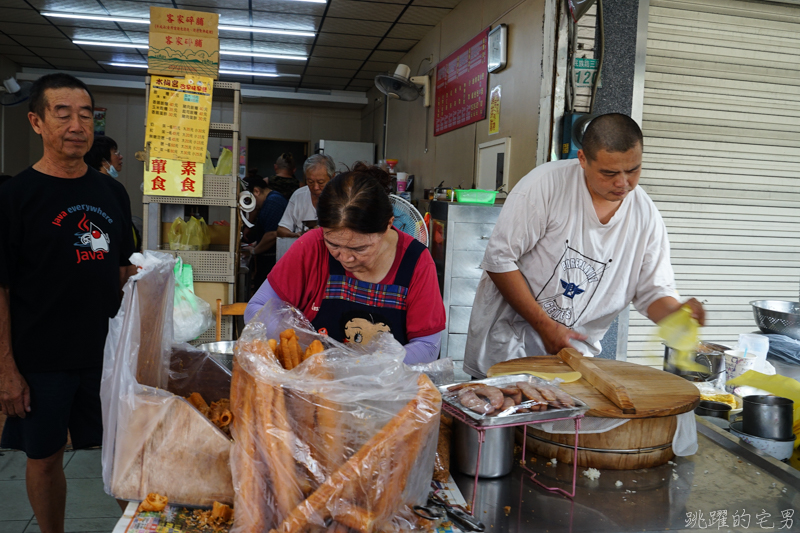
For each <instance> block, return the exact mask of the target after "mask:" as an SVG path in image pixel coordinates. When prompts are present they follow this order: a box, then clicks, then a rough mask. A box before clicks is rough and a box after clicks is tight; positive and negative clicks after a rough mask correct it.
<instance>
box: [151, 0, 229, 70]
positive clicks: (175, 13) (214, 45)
mask: <svg viewBox="0 0 800 533" xmlns="http://www.w3.org/2000/svg"><path fill="white" fill-rule="evenodd" d="M218 26H219V15H217V14H215V13H205V12H203V11H187V10H185V9H173V8H165V7H151V8H150V48H149V49H148V51H147V72H148V73H150V74H155V75H165V76H183V75H197V76H207V77H209V78H212V79H217V78H218V77H219V38H218V37H219V31H218Z"/></svg>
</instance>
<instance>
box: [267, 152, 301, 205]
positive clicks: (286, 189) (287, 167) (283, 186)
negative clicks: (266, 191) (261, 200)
mask: <svg viewBox="0 0 800 533" xmlns="http://www.w3.org/2000/svg"><path fill="white" fill-rule="evenodd" d="M296 170H297V166H296V165H295V164H294V156H293V155H292V154H291V152H284V153H282V154H281V156H280V157H279V158H278V159H277V161H275V175H274V176H272V177H271V178H270V179H269V180H267V185H269V187H270V189H272V190H273V191H277V192H279V193H281V194H282V195H283V197H284V198H286V200H287V201H288V200H289V198H291V197H292V195H293V194H294V191H296V190H297V189H299V188H300V182H298V181H297V178H296V177H295V175H294V173H295V171H296Z"/></svg>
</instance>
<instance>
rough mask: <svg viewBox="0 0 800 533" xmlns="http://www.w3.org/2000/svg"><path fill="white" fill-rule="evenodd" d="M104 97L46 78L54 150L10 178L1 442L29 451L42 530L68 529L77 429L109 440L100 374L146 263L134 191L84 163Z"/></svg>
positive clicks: (41, 111)
mask: <svg viewBox="0 0 800 533" xmlns="http://www.w3.org/2000/svg"><path fill="white" fill-rule="evenodd" d="M93 106H94V100H93V98H92V95H91V93H90V92H89V89H88V88H87V87H86V85H84V84H83V82H81V81H80V80H78V79H76V78H73V77H72V76H69V75H67V74H60V73H59V74H49V75H47V76H43V77H42V78H39V80H37V81H36V82H35V83H34V85H33V87H32V89H31V97H30V112H29V113H28V119H29V120H30V123H31V126H32V127H33V129H34V131H35V132H36V133H37V134H39V135H41V137H42V143H43V145H44V155H43V156H42V158H41V159H40V160H39V161H38V162H36V163H35V164H34V165H33V166H32V167H30V168H28V169H26V170H24V171H23V172H21V173H20V174H19V175H17V176H15V177H14V178H12V179H11V180H10V181H8V182H7V183H5V184H4V185H3V186H2V187H0V411H2V412H3V413H4V414H6V415H7V416H8V417H9V418H8V420H7V421H6V425H5V428H4V430H3V435H2V440H1V441H0V446H2V447H7V448H13V449H19V450H23V451H25V453H26V454H27V456H28V464H27V469H26V483H27V488H28V497H29V499H30V503H31V507H33V511H34V513H35V514H36V519H37V521H38V523H39V527H40V528H41V530H42V531H47V532H56V533H59V532H63V531H64V512H65V505H66V480H65V478H64V472H63V468H62V457H63V455H64V447H65V446H66V442H67V430H69V433H70V435H71V437H72V445H73V447H74V448H85V447H91V446H98V445H100V444H101V443H102V437H103V430H102V413H101V407H100V395H99V391H100V376H101V374H102V368H103V346H104V344H105V338H106V334H107V332H108V319H109V317H112V316H114V315H115V314H116V312H117V309H118V308H119V304H120V289H121V286H122V285H123V284H124V282H125V281H126V280H127V278H128V276H129V275H130V274H131V273H132V271H133V270H134V267H131V265H130V262H129V261H128V257H129V256H130V255H131V253H132V252H133V239H132V234H131V231H130V228H131V213H130V200H129V198H128V195H127V193H126V192H125V188H124V187H123V186H122V185H121V184H120V183H119V182H117V181H116V180H110V179H108V178H107V177H106V176H103V175H102V174H100V173H99V172H97V171H96V170H94V169H91V168H89V167H87V165H86V163H84V161H83V156H84V154H85V153H86V152H87V151H88V150H89V148H90V147H91V146H92V141H93V137H94V133H93V128H94V121H93V116H92V108H93Z"/></svg>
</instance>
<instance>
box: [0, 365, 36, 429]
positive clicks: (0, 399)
mask: <svg viewBox="0 0 800 533" xmlns="http://www.w3.org/2000/svg"><path fill="white" fill-rule="evenodd" d="M0 412H1V413H3V414H4V415H6V416H18V417H20V418H25V415H26V414H27V413H30V412H31V391H30V389H29V388H28V383H27V382H26V381H25V378H23V377H22V374H20V373H19V370H17V369H16V368H10V369H3V370H2V371H0Z"/></svg>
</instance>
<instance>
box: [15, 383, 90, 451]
mask: <svg viewBox="0 0 800 533" xmlns="http://www.w3.org/2000/svg"><path fill="white" fill-rule="evenodd" d="M102 373H103V370H102V369H101V368H97V369H89V370H69V371H64V372H37V373H29V374H26V375H24V376H23V377H24V378H25V381H27V382H28V386H29V387H30V390H31V412H30V413H28V414H27V416H26V417H25V418H19V417H9V418H8V419H7V420H6V425H5V428H4V429H3V437H2V439H0V448H10V449H13V450H22V451H24V452H25V453H26V454H27V456H28V458H30V459H45V458H47V457H50V456H51V455H53V454H54V453H56V452H57V451H58V450H60V449H61V447H62V446H64V445H65V444H66V443H67V429H69V434H70V436H71V438H72V447H73V448H74V449H76V450H77V449H81V448H91V447H93V446H100V445H101V444H102V443H103V413H102V409H101V406H100V376H101V375H102Z"/></svg>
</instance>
